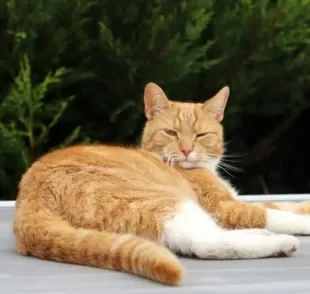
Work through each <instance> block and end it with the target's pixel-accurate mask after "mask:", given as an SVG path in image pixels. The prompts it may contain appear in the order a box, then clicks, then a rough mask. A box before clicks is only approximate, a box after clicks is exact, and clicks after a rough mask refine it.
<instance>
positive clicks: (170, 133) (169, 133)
mask: <svg viewBox="0 0 310 294" xmlns="http://www.w3.org/2000/svg"><path fill="white" fill-rule="evenodd" d="M164 131H165V133H166V134H167V135H169V136H173V137H175V136H177V135H178V134H177V132H175V131H173V130H169V129H164Z"/></svg>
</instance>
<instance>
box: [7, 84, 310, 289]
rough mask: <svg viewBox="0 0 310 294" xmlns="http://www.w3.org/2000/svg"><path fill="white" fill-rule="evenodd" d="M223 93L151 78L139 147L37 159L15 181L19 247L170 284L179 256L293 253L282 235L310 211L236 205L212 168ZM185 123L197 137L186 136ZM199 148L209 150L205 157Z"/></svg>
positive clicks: (302, 229)
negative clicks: (201, 98)
mask: <svg viewBox="0 0 310 294" xmlns="http://www.w3.org/2000/svg"><path fill="white" fill-rule="evenodd" d="M227 91H228V90H227V88H224V89H223V90H221V91H220V92H219V93H218V94H217V95H215V96H214V97H213V98H211V99H210V100H208V101H206V102H205V103H204V104H201V103H196V104H194V103H179V102H171V101H169V100H168V99H167V97H166V96H165V95H164V93H163V91H162V90H161V89H160V88H159V86H157V85H155V84H152V83H150V84H148V85H147V86H146V87H145V95H144V99H145V114H146V117H147V123H146V126H145V129H144V132H143V137H142V146H141V148H140V147H126V146H109V145H104V144H89V145H76V146H70V147H66V148H62V149H58V150H54V151H51V152H49V153H47V154H45V155H43V156H41V157H40V158H38V159H37V160H36V161H35V162H33V163H32V165H31V166H30V167H29V168H28V169H27V171H25V173H24V174H23V175H22V178H21V180H20V182H19V184H18V195H17V199H16V207H15V215H14V220H13V233H14V236H15V248H16V251H17V253H18V254H20V255H25V256H26V255H28V256H33V257H37V258H41V259H46V260H53V261H58V262H63V263H72V264H79V265H86V266H93V267H98V268H105V269H112V270H117V271H122V272H127V273H131V274H134V275H137V276H141V277H145V278H148V279H150V280H154V281H158V282H161V283H163V284H167V285H179V284H180V283H181V282H182V281H183V276H184V268H183V266H182V265H181V263H180V261H179V259H178V258H177V255H176V253H180V254H184V255H195V256H196V257H198V258H201V259H256V258H265V257H273V256H274V257H279V256H291V255H292V254H293V253H294V252H295V251H296V250H297V249H298V248H299V246H300V241H299V239H297V238H296V237H295V236H292V235H288V234H286V233H289V234H291V233H294V232H296V233H306V234H308V233H310V217H308V216H302V215H295V214H293V213H290V212H283V211H278V210H271V209H265V208H259V207H254V206H250V205H249V204H245V203H244V204H243V203H239V202H237V201H235V200H233V198H232V194H233V192H232V190H231V188H230V186H229V184H228V183H226V182H224V181H223V180H221V179H220V178H219V177H218V176H217V175H216V173H215V172H214V171H213V169H212V168H215V166H216V164H215V163H214V160H215V161H216V160H217V159H216V158H217V157H218V156H220V154H222V152H223V150H222V149H223V147H221V145H222V141H223V140H222V127H221V124H220V122H219V121H220V118H221V117H222V116H223V105H224V101H225V100H227V96H228V95H227ZM192 120H195V122H196V123H195V125H194V126H195V130H197V132H198V133H197V134H196V133H191V129H190V128H191V127H192V126H193V125H192V124H191V121H192ZM172 122H174V125H172ZM183 126H184V129H183ZM196 128H197V129H196ZM179 129H180V130H182V134H181V135H180V134H179V133H178V132H179ZM175 132H176V134H175ZM183 132H184V134H183ZM195 132H196V131H195ZM206 132H208V133H206ZM190 133H191V134H192V138H193V141H194V139H195V137H197V136H198V138H197V139H198V141H199V142H200V143H199V144H198V143H197V144H196V143H195V144H196V145H195V146H196V147H195V153H193V155H191V154H192V153H191V152H193V151H191V149H192V146H190V145H187V143H186V142H187V141H186V139H185V137H186V135H187V134H190ZM183 135H184V138H183ZM195 140H196V139H195ZM196 141H197V140H196ZM180 143H181V145H180V148H181V150H182V152H183V153H181V151H178V150H177V146H179V144H180ZM206 151H208V152H209V151H210V152H211V151H212V153H210V154H209V153H208V157H206V154H207V153H206ZM176 153H177V154H178V155H177V156H176V155H175V154H176ZM182 154H185V155H184V156H183V155H182ZM209 157H214V160H213V161H209ZM173 164H175V165H174V166H173ZM193 167H195V168H193ZM209 209H210V211H209ZM220 222H221V223H223V224H221V223H220ZM225 227H226V228H225ZM234 228H239V229H234ZM271 231H275V232H277V233H280V234H274V233H273V232H271ZM282 233H283V234H282Z"/></svg>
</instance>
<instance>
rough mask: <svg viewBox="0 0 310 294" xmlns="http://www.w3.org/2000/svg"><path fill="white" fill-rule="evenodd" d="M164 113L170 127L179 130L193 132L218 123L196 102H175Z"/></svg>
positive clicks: (212, 126) (215, 125)
mask: <svg viewBox="0 0 310 294" xmlns="http://www.w3.org/2000/svg"><path fill="white" fill-rule="evenodd" d="M166 114H167V117H166V118H167V119H168V121H170V124H171V127H173V128H174V129H175V130H179V131H189V132H192V131H194V132H195V131H200V130H201V129H206V128H214V127H217V125H218V124H217V123H216V121H215V120H214V119H213V117H212V115H211V114H210V113H208V112H206V111H205V110H203V108H202V105H201V104H198V103H181V102H175V103H173V104H172V107H171V108H170V109H169V110H168V111H167V113H166Z"/></svg>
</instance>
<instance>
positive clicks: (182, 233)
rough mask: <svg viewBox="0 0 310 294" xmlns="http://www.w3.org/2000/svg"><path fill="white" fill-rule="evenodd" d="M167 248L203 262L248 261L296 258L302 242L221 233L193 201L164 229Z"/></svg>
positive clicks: (260, 233) (244, 232)
mask: <svg viewBox="0 0 310 294" xmlns="http://www.w3.org/2000/svg"><path fill="white" fill-rule="evenodd" d="M163 237H164V242H165V245H166V246H167V247H168V248H170V249H171V250H173V251H175V252H181V253H183V254H195V255H197V256H198V257H200V258H202V259H245V258H262V257H270V256H277V255H278V254H279V253H284V254H285V255H290V254H292V253H293V252H294V251H295V249H297V248H298V247H299V240H298V239H297V238H295V237H293V236H288V235H272V234H266V231H265V230H257V232H255V230H249V231H247V230H236V231H225V230H223V229H221V228H220V227H219V226H218V225H217V224H216V223H215V221H214V220H212V218H211V216H210V215H209V214H208V213H206V212H205V211H203V210H202V208H201V207H199V206H198V205H197V204H196V203H194V202H193V201H189V200H188V201H186V202H183V203H182V205H181V207H180V211H179V212H178V214H176V215H175V216H174V217H172V218H171V219H170V220H168V221H166V223H165V225H164V236H163Z"/></svg>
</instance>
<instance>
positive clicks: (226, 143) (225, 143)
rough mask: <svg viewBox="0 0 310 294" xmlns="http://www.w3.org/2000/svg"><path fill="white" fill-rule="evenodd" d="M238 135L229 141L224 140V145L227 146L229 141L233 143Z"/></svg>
mask: <svg viewBox="0 0 310 294" xmlns="http://www.w3.org/2000/svg"><path fill="white" fill-rule="evenodd" d="M235 139H236V137H234V138H232V139H231V140H229V141H228V142H224V143H223V145H224V146H227V145H228V144H229V143H231V142H232V141H233V140H235Z"/></svg>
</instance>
